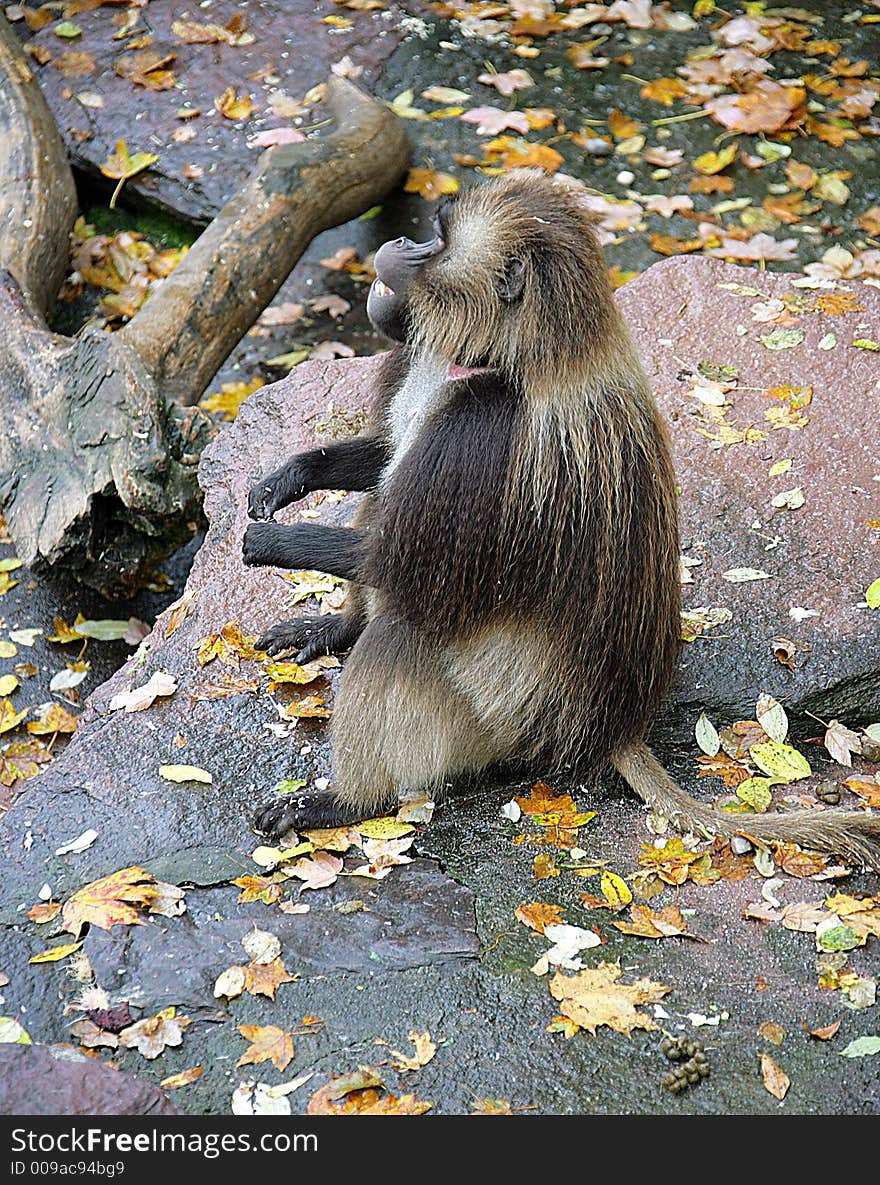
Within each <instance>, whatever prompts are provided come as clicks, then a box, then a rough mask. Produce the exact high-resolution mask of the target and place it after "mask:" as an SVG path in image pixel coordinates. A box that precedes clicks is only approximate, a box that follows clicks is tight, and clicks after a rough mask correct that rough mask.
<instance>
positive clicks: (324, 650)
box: [257, 613, 363, 666]
mask: <svg viewBox="0 0 880 1185" xmlns="http://www.w3.org/2000/svg"><path fill="white" fill-rule="evenodd" d="M362 628H363V626H362V623H361V622H360V621H359V620H358V619H357V618H352V617H348V616H346V615H345V614H343V613H325V614H323V615H322V616H321V617H297V618H294V620H293V621H279V622H278V623H277V624H276V625H273V626H272V627H271V629H268V630H266V632H265V634H263V636H262V637H261V638H260V640H259V641H258V642H257V649H258V650H265V651H266V653H267V654H271V655H272V657H273V658H276V657H279V656H280V655H285V654H291V653H292V654H295V655H296V660H295V661H296V662H297V663H299V665H300V666H303V665H304V664H305V663H307V662H311V661H312V659H314V658H318V657H319V656H320V655H322V654H341V653H343V652H344V651H346V650H350V649H351V648H352V646H353V645H354V644H355V642H356V641H357V639H358V635H359V634H360V633H361V630H362Z"/></svg>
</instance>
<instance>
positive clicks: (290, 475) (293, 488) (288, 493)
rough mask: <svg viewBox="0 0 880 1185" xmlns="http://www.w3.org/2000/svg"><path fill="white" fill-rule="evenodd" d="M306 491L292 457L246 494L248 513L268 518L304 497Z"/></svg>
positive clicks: (303, 479) (306, 488)
mask: <svg viewBox="0 0 880 1185" xmlns="http://www.w3.org/2000/svg"><path fill="white" fill-rule="evenodd" d="M308 492H309V486H308V485H307V483H306V481H305V477H304V475H303V474H302V473H301V471H300V467H299V465H298V464H297V458H296V457H294V458H293V460H291V461H288V462H287V464H286V465H282V466H281V468H280V469H276V470H275V472H274V473H269V474H267V476H266V477H264V478H262V479H261V480H260V481H258V482H257V484H256V485H255V486H253V487H252V488H251V492H250V494H248V514H249V515H250V517H251V518H253V519H257V520H258V521H260V520H265V519H270V518H271V517H272V515H273V514H274V513H275V511H276V510H280V509H281V508H282V506H289V505H290V503H291V502H296V501H298V500H299V499H300V498H304V497H305V496H306V494H307V493H308Z"/></svg>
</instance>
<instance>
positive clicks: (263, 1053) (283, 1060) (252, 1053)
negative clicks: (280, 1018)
mask: <svg viewBox="0 0 880 1185" xmlns="http://www.w3.org/2000/svg"><path fill="white" fill-rule="evenodd" d="M236 1027H237V1029H238V1032H239V1033H241V1035H242V1037H244V1039H245V1040H246V1041H250V1043H251V1044H250V1048H248V1049H246V1050H245V1052H244V1053H243V1054H242V1055H241V1057H240V1058H239V1059H238V1061H237V1062H236V1063H235V1064H236V1065H237V1066H257V1065H259V1064H260V1063H261V1062H269V1061H270V1062H271V1063H272V1065H273V1066H274V1067H275V1069H276V1070H286V1069H287V1067H288V1066H289V1065H290V1062H291V1060H292V1058H293V1038H292V1037H291V1035H290V1033H287V1032H285V1031H284V1029H279V1028H278V1026H277V1025H237V1026H236Z"/></svg>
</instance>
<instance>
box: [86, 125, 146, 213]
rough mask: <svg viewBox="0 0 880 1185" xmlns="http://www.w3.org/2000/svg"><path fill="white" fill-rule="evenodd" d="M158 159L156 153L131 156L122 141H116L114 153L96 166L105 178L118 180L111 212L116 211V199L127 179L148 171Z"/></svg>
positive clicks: (111, 202)
mask: <svg viewBox="0 0 880 1185" xmlns="http://www.w3.org/2000/svg"><path fill="white" fill-rule="evenodd" d="M158 159H159V154H158V153H156V152H136V153H135V154H134V156H132V155H131V154H130V153H129V151H128V145H127V144H126V142H125V141H124V140H117V141H116V151H115V152H112V153H111V154H110V155H109V156H108V157H107V159H106V160H105V161H104V163H103V164H101V165H99V166H98V167H99V168H100V170H101V172H102V173H103V174H104V176H105V177H112V178H117V179H118V184H117V186H116V188H115V189H114V190H113V196H112V197H111V198H110V209H111V210H115V209H116V199H117V198H118V197H119V193H120V191H121V189H122V187H123V185H124V184H125V182H126V181H127V180H128V178H129V177H135V176H137V174H138V173H142V172H143V171H144V170H145V169H149V168H150V166H151V165H154V164H155V163H156V161H157V160H158Z"/></svg>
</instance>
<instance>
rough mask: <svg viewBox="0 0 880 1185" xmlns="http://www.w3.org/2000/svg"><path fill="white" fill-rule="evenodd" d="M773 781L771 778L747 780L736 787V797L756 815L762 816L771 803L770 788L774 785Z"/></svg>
mask: <svg viewBox="0 0 880 1185" xmlns="http://www.w3.org/2000/svg"><path fill="white" fill-rule="evenodd" d="M774 780H775V779H772V778H747V779H746V780H745V781H744V782H740V784H739V785H738V786H737V788H736V796H737V798H739V799H740V800H741V801H742V802H745V803H746V804H747V805H748V806H750V807H751V808H752V810H753V811H754V812H755V813H756V814H758V815H763V814H764V812H765V811H766V810H768V809H769V807H770V803H771V801H772V799H771V797H770V787H771V786H772V785H773V784H774Z"/></svg>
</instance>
